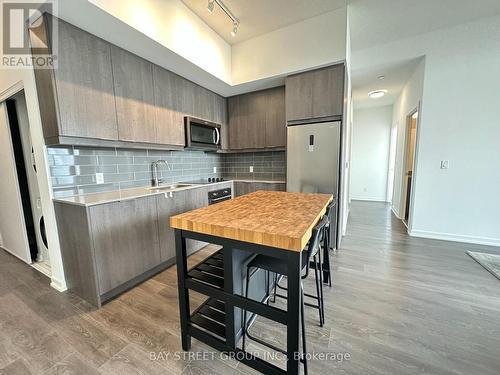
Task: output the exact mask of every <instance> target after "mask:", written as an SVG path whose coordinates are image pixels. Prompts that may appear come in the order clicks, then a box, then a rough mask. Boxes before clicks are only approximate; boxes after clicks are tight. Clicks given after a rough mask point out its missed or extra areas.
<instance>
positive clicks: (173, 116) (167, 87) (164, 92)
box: [153, 65, 185, 146]
mask: <svg viewBox="0 0 500 375" xmlns="http://www.w3.org/2000/svg"><path fill="white" fill-rule="evenodd" d="M153 77H154V79H153V81H154V98H155V110H156V111H155V126H156V132H157V133H156V134H157V139H156V143H164V144H171V145H179V146H184V144H185V140H184V116H185V114H184V111H183V108H182V107H183V106H182V101H183V100H182V99H183V98H182V92H183V79H182V78H181V77H179V76H178V75H177V74H174V73H172V72H170V71H168V70H165V69H162V68H160V67H158V66H156V65H155V66H154V67H153Z"/></svg>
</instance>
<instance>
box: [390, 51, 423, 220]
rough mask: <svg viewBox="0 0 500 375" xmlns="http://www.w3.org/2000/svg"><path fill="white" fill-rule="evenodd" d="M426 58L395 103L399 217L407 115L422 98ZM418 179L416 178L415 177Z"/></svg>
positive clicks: (396, 208) (395, 198)
mask: <svg viewBox="0 0 500 375" xmlns="http://www.w3.org/2000/svg"><path fill="white" fill-rule="evenodd" d="M424 72H425V60H424V59H422V61H421V62H420V64H419V65H418V66H417V69H416V70H415V72H414V73H413V74H412V76H411V77H410V79H409V80H408V82H406V84H405V86H404V88H403V90H402V91H401V94H400V95H399V97H398V99H397V100H396V102H395V103H394V109H393V114H392V127H393V128H396V133H397V139H396V157H395V164H394V186H393V193H392V210H393V211H394V213H395V214H396V216H397V217H399V218H402V215H403V212H404V211H403V206H404V203H405V202H404V196H403V194H402V189H403V178H405V177H404V174H405V168H404V162H405V139H406V138H405V137H406V120H407V116H408V115H409V114H410V112H412V111H413V110H414V109H415V108H418V106H419V103H420V102H421V100H422V93H423V84H424ZM414 180H416V178H415V179H414Z"/></svg>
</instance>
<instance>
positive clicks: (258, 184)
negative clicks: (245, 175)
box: [234, 181, 286, 197]
mask: <svg viewBox="0 0 500 375" xmlns="http://www.w3.org/2000/svg"><path fill="white" fill-rule="evenodd" d="M259 190H266V191H286V184H285V183H282V182H262V181H234V196H235V197H239V196H240V195H245V194H248V193H253V192H254V191H259Z"/></svg>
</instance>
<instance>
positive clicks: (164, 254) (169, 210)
mask: <svg viewBox="0 0 500 375" xmlns="http://www.w3.org/2000/svg"><path fill="white" fill-rule="evenodd" d="M232 185H233V183H232V182H226V183H223V184H217V185H208V186H200V187H198V188H196V189H188V190H181V191H177V192H174V193H173V196H172V197H170V196H168V197H166V196H165V195H158V196H157V197H156V199H157V207H158V227H159V233H160V254H161V261H162V262H165V261H167V262H170V263H172V264H173V263H174V262H175V238H174V230H173V229H172V228H170V222H169V221H170V216H174V215H177V214H180V213H183V212H187V211H191V210H194V209H196V208H201V207H206V206H208V192H209V191H212V190H219V189H224V188H232ZM205 245H206V243H204V242H200V241H195V240H191V239H188V240H187V243H186V246H187V252H188V254H192V253H194V252H195V251H197V250H199V249H201V248H202V247H203V246H205Z"/></svg>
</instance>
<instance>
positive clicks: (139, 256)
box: [90, 196, 160, 294]
mask: <svg viewBox="0 0 500 375" xmlns="http://www.w3.org/2000/svg"><path fill="white" fill-rule="evenodd" d="M157 217H158V214H157V207H156V197H154V196H153V197H144V198H137V199H131V200H126V201H122V202H114V203H109V204H102V205H98V206H92V207H90V225H91V231H92V238H93V244H94V255H95V264H96V267H97V278H98V285H99V292H100V293H101V294H104V293H106V292H108V291H110V290H112V289H114V288H116V287H117V286H119V285H122V284H124V283H125V282H127V281H129V280H131V279H133V278H134V277H136V276H139V275H141V274H143V273H144V272H146V271H148V270H150V269H152V268H154V267H155V266H156V265H158V264H159V263H160V247H159V239H158V221H157Z"/></svg>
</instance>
